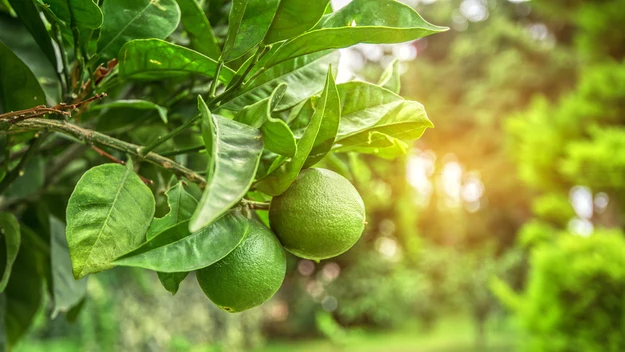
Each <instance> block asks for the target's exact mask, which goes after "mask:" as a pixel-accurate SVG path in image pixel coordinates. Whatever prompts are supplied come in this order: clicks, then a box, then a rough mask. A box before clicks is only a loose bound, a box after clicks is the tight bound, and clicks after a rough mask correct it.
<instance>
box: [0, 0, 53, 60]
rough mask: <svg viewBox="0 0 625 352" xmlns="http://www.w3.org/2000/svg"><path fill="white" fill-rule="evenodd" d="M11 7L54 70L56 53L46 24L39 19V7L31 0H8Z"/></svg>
mask: <svg viewBox="0 0 625 352" xmlns="http://www.w3.org/2000/svg"><path fill="white" fill-rule="evenodd" d="M9 3H10V4H11V7H12V8H13V10H15V13H16V14H17V17H18V18H19V19H20V21H21V22H22V23H23V24H24V27H26V28H27V29H28V31H29V32H30V34H32V36H33V38H34V39H35V41H36V42H37V44H38V45H39V47H40V48H41V51H43V53H44V54H45V55H46V57H47V58H48V60H50V63H51V64H52V67H53V68H54V70H55V71H56V68H57V66H56V54H55V52H54V47H53V46H52V40H51V39H50V35H49V34H48V30H47V29H46V25H45V24H44V23H43V21H42V20H41V15H40V14H39V9H38V8H37V6H36V5H35V2H34V1H33V0H28V1H25V0H9Z"/></svg>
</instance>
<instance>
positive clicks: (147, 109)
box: [90, 100, 167, 131]
mask: <svg viewBox="0 0 625 352" xmlns="http://www.w3.org/2000/svg"><path fill="white" fill-rule="evenodd" d="M90 110H91V111H99V110H104V113H103V114H102V115H100V117H99V119H98V124H97V129H98V130H99V131H111V130H115V129H118V128H121V127H125V126H128V125H132V123H133V122H143V120H144V119H145V117H147V116H148V115H155V114H151V113H156V114H158V116H159V117H160V118H161V120H163V122H164V123H167V109H166V108H164V107H162V106H160V105H156V104H154V103H152V102H150V101H147V100H116V101H114V102H112V103H109V104H102V105H95V106H92V107H91V108H90Z"/></svg>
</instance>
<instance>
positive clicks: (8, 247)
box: [0, 213, 22, 293]
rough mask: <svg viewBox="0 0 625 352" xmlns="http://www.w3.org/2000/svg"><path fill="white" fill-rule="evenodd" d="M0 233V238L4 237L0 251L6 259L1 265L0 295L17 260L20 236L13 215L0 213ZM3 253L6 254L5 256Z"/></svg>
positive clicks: (18, 226) (18, 227) (17, 224)
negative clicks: (2, 269) (2, 268)
mask: <svg viewBox="0 0 625 352" xmlns="http://www.w3.org/2000/svg"><path fill="white" fill-rule="evenodd" d="M0 231H1V232H0V237H4V241H3V242H4V245H3V246H0V250H2V251H3V256H4V257H5V258H6V263H2V264H3V267H4V271H3V273H2V279H0V293H2V292H4V289H5V288H6V287H7V284H8V283H9V278H10V277H11V269H12V268H13V263H14V262H15V258H17V253H18V252H19V249H20V242H21V238H22V236H21V234H20V224H19V223H18V222H17V219H16V218H15V215H13V214H11V213H0ZM3 247H4V248H3ZM4 253H6V256H5V255H4Z"/></svg>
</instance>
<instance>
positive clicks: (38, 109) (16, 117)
mask: <svg viewBox="0 0 625 352" xmlns="http://www.w3.org/2000/svg"><path fill="white" fill-rule="evenodd" d="M104 97H106V93H99V94H98V93H96V95H94V96H92V97H91V98H89V99H85V100H83V101H79V102H77V103H74V104H65V103H60V104H57V105H55V106H52V107H47V106H45V105H38V106H35V107H33V108H28V109H24V110H18V111H10V112H7V113H4V114H0V119H2V120H8V122H9V123H11V124H15V123H17V122H20V121H23V120H26V119H30V118H34V117H39V116H43V115H46V114H49V113H51V114H59V115H64V116H71V114H72V113H71V111H73V110H76V109H78V108H79V107H80V106H82V105H85V104H89V103H91V102H92V101H94V100H100V99H103V98H104Z"/></svg>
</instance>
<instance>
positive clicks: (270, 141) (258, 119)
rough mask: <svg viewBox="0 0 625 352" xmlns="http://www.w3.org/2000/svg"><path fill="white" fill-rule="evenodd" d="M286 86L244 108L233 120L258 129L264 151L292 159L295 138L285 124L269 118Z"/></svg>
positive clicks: (295, 147)
mask: <svg viewBox="0 0 625 352" xmlns="http://www.w3.org/2000/svg"><path fill="white" fill-rule="evenodd" d="M286 90H287V86H286V84H281V85H279V86H278V87H276V89H275V90H274V91H273V93H271V96H269V97H268V98H265V99H263V100H261V101H259V102H258V103H256V104H252V105H249V106H246V107H245V108H244V109H243V110H241V111H240V112H239V113H238V114H237V115H236V116H235V118H234V120H235V121H238V122H241V123H244V124H246V125H248V126H252V127H254V128H259V129H260V132H261V133H262V135H263V143H264V144H265V149H267V150H269V151H271V152H274V153H276V154H280V155H284V156H288V157H292V156H295V151H296V150H297V143H296V141H295V136H294V135H293V132H291V129H290V128H289V126H288V125H287V124H286V122H284V121H282V120H280V119H277V118H274V117H272V116H271V112H272V109H273V107H274V106H276V105H277V104H278V103H279V101H280V99H281V98H282V96H283V95H284V93H285V91H286Z"/></svg>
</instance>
